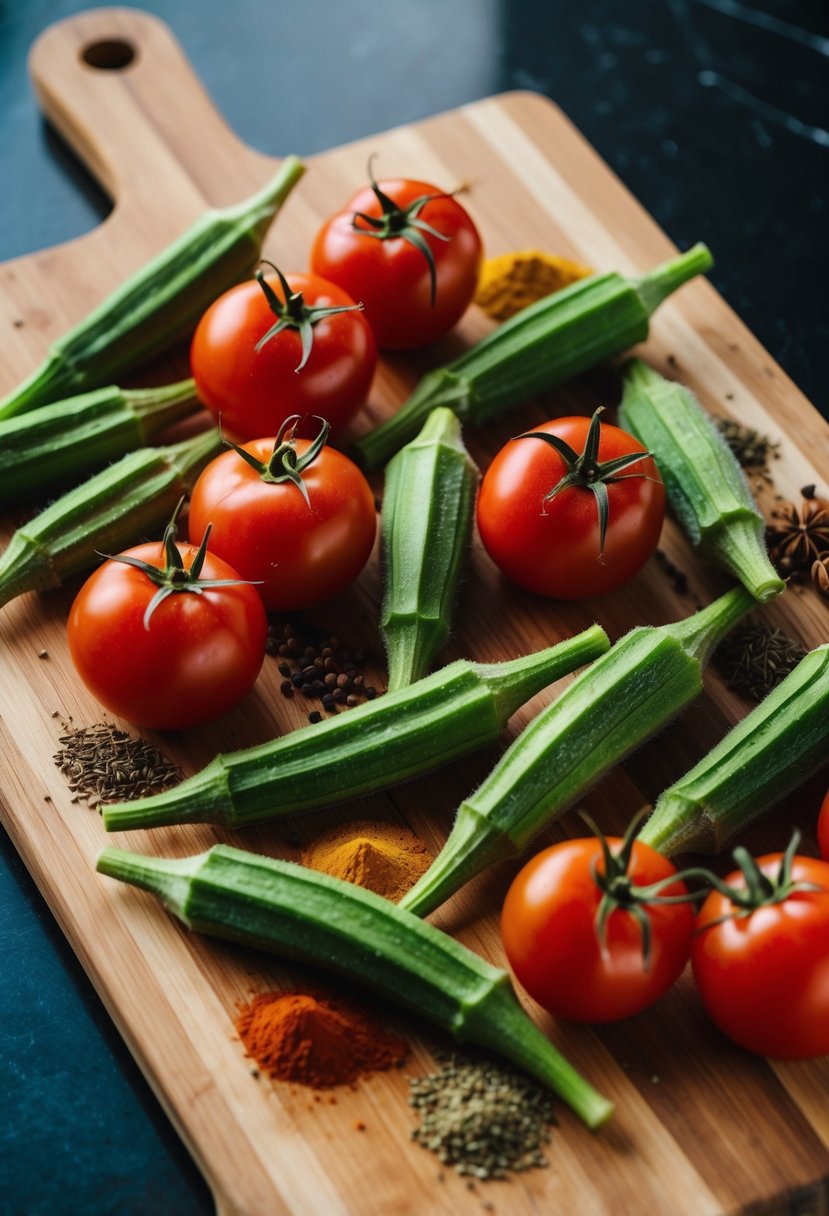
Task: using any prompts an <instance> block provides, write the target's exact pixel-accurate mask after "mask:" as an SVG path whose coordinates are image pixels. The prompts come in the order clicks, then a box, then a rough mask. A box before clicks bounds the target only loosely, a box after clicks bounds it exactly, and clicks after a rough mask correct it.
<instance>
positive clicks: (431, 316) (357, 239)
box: [311, 179, 482, 350]
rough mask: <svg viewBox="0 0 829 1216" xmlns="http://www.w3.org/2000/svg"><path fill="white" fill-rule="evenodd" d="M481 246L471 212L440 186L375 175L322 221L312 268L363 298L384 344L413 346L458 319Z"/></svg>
mask: <svg viewBox="0 0 829 1216" xmlns="http://www.w3.org/2000/svg"><path fill="white" fill-rule="evenodd" d="M424 197H426V198H428V201H427V202H425V203H422V204H421V205H420V206H418V205H417V204H418V201H419V200H422V199H423V198H424ZM365 216H370V217H372V218H373V219H375V221H377V224H382V227H379V226H377V225H372V224H371V222H370V221H369V220H367V219H365V218H363V217H365ZM436 234H438V235H436ZM481 248H482V247H481V238H480V236H479V235H478V230H477V228H476V227H475V225H474V223H473V222H472V220H471V219H470V217H469V215H468V213H467V212H466V211H465V210H464V208H463V207H462V206H461V205H460V203H457V202H456V201H455V200H454V199H453V198H450V197H448V196H447V195H445V194H441V193H440V191H439V190H438V189H437V188H436V187H435V186H430V185H429V184H428V182H420V181H411V180H409V179H400V180H392V181H384V182H380V183H379V185H378V184H377V183H375V182H373V181H372V183H371V185H369V186H366V187H365V189H363V190H360V191H358V193H357V194H355V195H354V197H353V198H351V199H349V201H348V202H347V203H346V204H345V206H344V207H343V209H342V210H341V211H339V212H337V213H336V215H333V216H331V218H330V219H328V220H327V221H326V222H325V224H323V226H322V228H321V229H320V231H319V232H318V234H317V237H316V239H315V241H314V245H313V248H312V250H311V267H312V269H313V270H314V271H315V273H316V274H320V275H323V276H324V277H325V278H326V279H330V280H331V281H332V282H333V283H338V284H339V286H340V287H342V288H343V290H344V291H347V292H348V293H349V295H351V296H353V297H354V299H355V300H362V302H363V304H364V305H365V310H366V316H367V317H368V320H369V324H370V325H371V327H372V329H373V330H374V335H375V337H376V339H377V345H378V346H379V347H380V348H381V349H385V350H412V349H414V348H416V347H420V346H427V345H428V344H429V343H430V342H435V341H437V339H438V338H442V337H443V335H444V334H446V333H448V332H449V330H450V329H451V328H452V326H453V325H454V324H455V323H456V322H457V321H459V320H460V318H461V316H462V314H463V313H464V311H465V310H466V308H467V306H468V305H469V303H470V301H471V300H472V297H473V295H474V294H475V288H476V287H477V285H478V275H479V273H480V268H481ZM424 250H425V251H427V252H424ZM430 258H431V262H430Z"/></svg>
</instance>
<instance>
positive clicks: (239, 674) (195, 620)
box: [68, 543, 268, 730]
mask: <svg viewBox="0 0 829 1216" xmlns="http://www.w3.org/2000/svg"><path fill="white" fill-rule="evenodd" d="M179 551H180V553H181V556H182V559H183V565H184V569H185V570H189V569H190V567H191V566H192V564H193V559H194V558H195V556H196V552H197V551H196V549H195V548H194V547H193V546H191V545H181V546H179ZM121 556H126V557H129V558H137V559H138V560H140V561H143V562H146V563H147V564H148V565H150V566H153V567H155V568H157V569H159V570H161V569H163V568H164V566H165V554H164V547H163V544H160V543H152V544H145V545H138V546H136V547H135V548H132V549H127V550H126V552H125V554H123V555H121ZM238 577H239V576H238V574H237V573H236V571H235V570H233V569H231V568H230V567H229V566H228V565H227V564H226V563H225V562H223V561H222V560H221V559H220V558H219V557H216V556H215V555H214V554H211V553H208V554H207V555H206V557H205V560H204V566H203V567H202V578H203V579H237V578H238ZM158 590H159V588H158V586H156V584H154V583H153V582H152V581H151V580H150V578H149V577H148V576H147V575H146V574H145V573H144V572H143V571H142V570H139V569H136V568H135V567H134V566H130V565H126V564H125V563H123V562H120V561H117V560H114V559H111V560H110V561H107V562H104V564H103V565H102V566H99V568H98V569H97V570H96V571H95V572H94V574H92V575H91V576H90V577H89V578H88V579H87V581H86V582H85V583H84V585H83V587H81V590H80V591H79V593H78V595H77V597H76V599H75V602H74V603H73V605H72V609H71V612H70V614H69V625H68V636H69V652H70V654H71V656H72V661H73V662H74V664H75V667H76V669H77V671H78V674H79V675H80V677H81V679H82V680H83V682H84V684H85V685H86V686H87V688H88V689H89V691H90V692H91V693H92V694H93V696H94V697H96V698H97V699H98V700H99V701H100V702H101V704H102V705H104V706H106V708H107V709H109V710H111V711H112V713H114V714H118V716H119V717H122V718H126V720H127V721H128V722H132V723H133V724H134V725H136V726H145V727H149V728H151V729H153V730H183V729H185V728H186V727H190V726H198V725H200V724H201V723H203V722H208V721H210V720H211V719H212V718H216V717H218V716H219V714H222V713H224V712H225V710H228V709H230V708H231V707H232V706H234V705H236V703H237V702H238V701H241V699H242V697H244V696H246V695H247V693H248V692H249V691H250V689H251V688H252V687H253V684H254V681H255V680H256V677H257V676H258V674H259V670H260V668H261V666H262V662H263V660H264V657H265V641H266V639H267V633H268V622H267V619H266V617H265V612H264V609H263V607H262V601H261V599H260V598H259V595H258V594H257V591H256V588H255V587H251V586H250V585H248V584H246V583H236V584H235V585H233V586H225V587H205V588H204V589H203V590H201V591H200V592H199V593H198V594H195V593H193V592H192V591H174V592H172V593H171V594H170V595H168V596H167V598H166V599H165V600H164V601H163V602H162V603H159V604H157V606H156V607H155V608H154V610H153V612H152V615H151V616H150V619H149V627H148V628H145V624H144V617H145V613H146V611H147V608H148V607H149V605H150V602H151V600H152V599H153V597H154V596H155V595H156V594H157V592H158Z"/></svg>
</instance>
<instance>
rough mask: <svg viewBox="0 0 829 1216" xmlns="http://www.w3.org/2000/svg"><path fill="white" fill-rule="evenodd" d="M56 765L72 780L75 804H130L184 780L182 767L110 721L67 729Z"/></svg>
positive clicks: (56, 753) (143, 740) (61, 739)
mask: <svg viewBox="0 0 829 1216" xmlns="http://www.w3.org/2000/svg"><path fill="white" fill-rule="evenodd" d="M58 742H59V743H60V744H61V748H60V751H57V752H55V755H54V756H53V759H54V761H55V764H56V765H57V767H58V768H59V769H60V771H61V772H62V773H63V775H64V776H65V777H66V778H67V779H68V781H69V788H70V790H71V791H72V792H73V794H74V795H75V797H74V798H73V802H80V801H83V802H88V803H89V805H90V806H91V807H93V808H94V807H97V806H99V805H100V804H101V803H102V802H129V801H130V800H131V799H134V798H144V797H146V796H147V795H149V794H160V793H161V791H162V790H166V789H169V788H170V786H171V785H177V784H178V782H179V781H181V778H182V773H181V770H180V769H179V767H178V765H176V764H173V762H172V761H171V760H168V759H167V757H166V756H164V755H162V753H161V752H160V751H159V750H158V748H157V747H154V746H153V745H152V743H148V742H147V740H146V739H141V738H138V739H134V738H133V737H132V736H131V735H128V734H127V733H126V732H125V731H123V730H117V729H116V728H115V727H114V726H112V725H111V724H109V723H108V722H100V723H97V724H96V725H95V726H79V727H73V728H72V729H71V730H65V732H64V734H62V735H61V736H60V738H59V740H58Z"/></svg>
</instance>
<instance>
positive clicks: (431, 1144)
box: [409, 1056, 554, 1181]
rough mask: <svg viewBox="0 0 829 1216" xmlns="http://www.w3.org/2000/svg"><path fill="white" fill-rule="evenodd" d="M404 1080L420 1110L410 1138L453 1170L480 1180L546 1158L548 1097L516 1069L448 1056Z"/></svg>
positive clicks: (502, 1175)
mask: <svg viewBox="0 0 829 1216" xmlns="http://www.w3.org/2000/svg"><path fill="white" fill-rule="evenodd" d="M409 1084H410V1088H411V1094H410V1097H409V1103H410V1105H411V1106H414V1107H415V1108H416V1109H417V1110H419V1111H420V1116H421V1121H420V1126H419V1127H416V1128H415V1129H414V1131H413V1132H412V1139H413V1140H416V1141H417V1142H418V1144H422V1145H423V1147H424V1148H428V1149H431V1150H432V1152H434V1153H437V1155H438V1157H439V1158H440V1160H441V1161H442V1162H443V1163H444V1164H445V1165H452V1166H454V1167H455V1169H456V1170H457V1172H458V1173H459V1174H468V1175H470V1176H471V1177H473V1178H480V1179H481V1180H482V1181H485V1180H486V1179H489V1178H506V1177H507V1175H508V1173H509V1172H510V1171H516V1172H518V1171H521V1170H529V1169H532V1168H533V1167H534V1166H546V1165H548V1164H549V1163H548V1161H547V1158H546V1157H545V1156H544V1153H543V1151H542V1150H543V1147H544V1145H545V1144H547V1143H548V1142H549V1139H550V1124H551V1123H553V1122H554V1119H553V1102H552V1098H551V1097H550V1094H549V1093H547V1091H546V1090H543V1089H541V1088H540V1087H539V1086H538V1085H536V1084H535V1083H534V1082H533V1081H531V1080H530V1079H529V1078H528V1077H525V1076H524V1075H523V1074H522V1073H520V1072H516V1071H514V1070H513V1069H511V1068H508V1067H504V1066H503V1065H501V1064H493V1063H489V1062H487V1061H478V1062H476V1061H472V1060H464V1059H460V1058H458V1057H456V1056H452V1057H451V1058H450V1059H449V1060H447V1061H446V1062H445V1063H444V1064H443V1067H442V1068H441V1070H440V1072H436V1073H432V1074H431V1075H429V1076H427V1077H415V1078H414V1079H413V1080H412V1081H410V1083H409Z"/></svg>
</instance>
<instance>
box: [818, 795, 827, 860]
mask: <svg viewBox="0 0 829 1216" xmlns="http://www.w3.org/2000/svg"><path fill="white" fill-rule="evenodd" d="M817 843H818V848H819V849H820V855H821V857H822V858H823V860H824V861H829V790H827V791H826V795H825V797H824V799H823V802H822V803H821V807H820V814H819V815H818V821H817Z"/></svg>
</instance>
